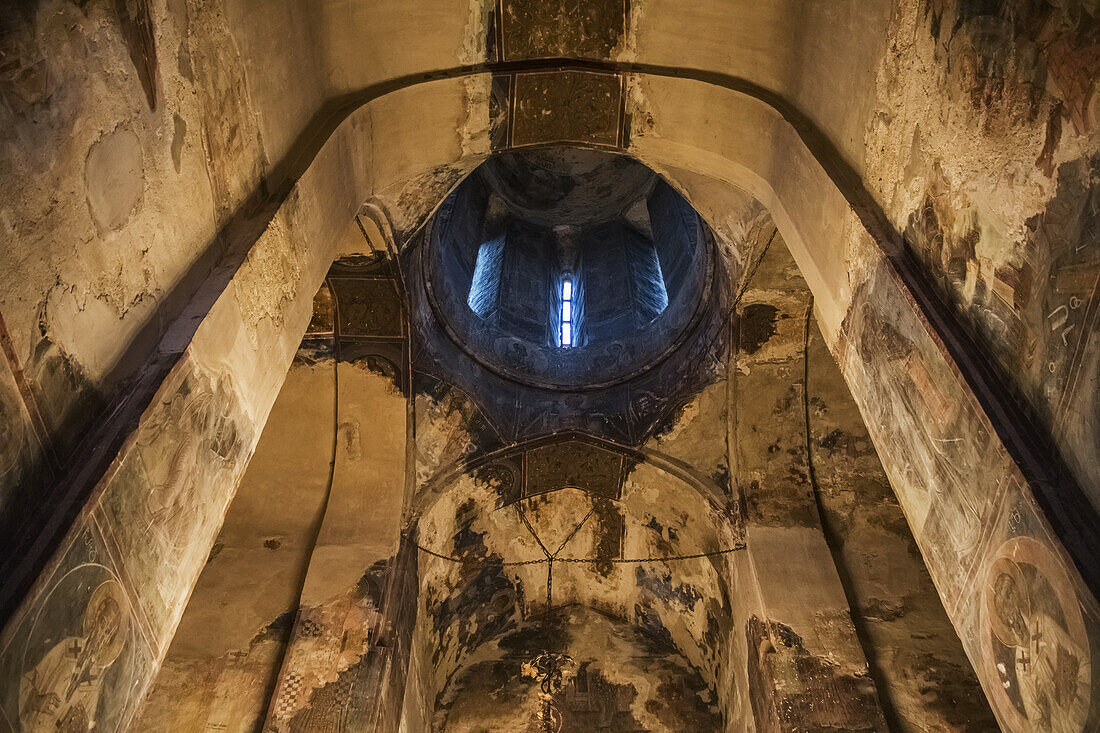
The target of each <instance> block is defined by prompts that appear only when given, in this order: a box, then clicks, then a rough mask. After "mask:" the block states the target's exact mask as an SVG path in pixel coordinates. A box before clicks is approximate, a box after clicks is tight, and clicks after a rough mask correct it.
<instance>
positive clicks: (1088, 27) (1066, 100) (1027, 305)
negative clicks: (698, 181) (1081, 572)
mask: <svg viewBox="0 0 1100 733" xmlns="http://www.w3.org/2000/svg"><path fill="white" fill-rule="evenodd" d="M889 33H890V37H891V39H895V43H894V44H893V45H892V46H891V49H890V51H889V52H888V53H887V54H886V56H885V58H884V59H883V62H882V64H881V66H880V68H879V70H878V82H877V84H878V89H879V98H878V102H877V104H878V108H877V110H876V115H875V118H874V120H873V122H872V123H871V124H870V125H869V126H868V131H867V138H866V147H867V151H868V153H867V168H868V170H867V174H866V176H865V179H866V180H868V181H870V182H871V185H873V186H876V187H877V190H876V194H877V196H878V197H879V199H880V201H882V202H883V203H884V204H885V208H886V211H887V214H888V215H889V216H890V217H891V218H892V219H893V221H894V223H895V226H897V228H898V229H899V231H902V232H903V233H904V235H905V240H906V242H907V245H908V246H909V248H910V249H911V250H912V251H913V252H914V253H915V254H916V255H917V257H919V259H920V261H921V262H922V263H923V265H924V266H925V268H926V272H927V274H928V276H929V278H930V280H931V281H932V282H933V283H934V284H935V287H936V288H937V289H938V290H939V292H940V293H941V294H942V295H943V296H944V297H945V298H946V299H947V300H948V301H949V302H950V303H951V304H952V306H953V308H954V310H955V312H956V313H957V314H958V315H959V316H961V319H962V321H963V322H964V323H965V324H966V325H967V326H968V328H969V331H970V333H971V335H972V336H973V337H974V338H975V339H976V340H977V341H978V342H979V344H980V345H981V346H982V347H983V348H984V350H985V352H986V353H988V354H989V355H990V356H991V357H993V359H994V360H995V362H996V364H997V366H998V367H999V369H1000V371H1001V373H1002V375H1003V377H1004V379H1005V381H1006V382H1007V383H1008V385H1009V386H1010V387H1011V388H1012V389H1014V390H1015V391H1016V392H1017V393H1018V395H1019V396H1020V398H1021V399H1022V401H1023V402H1024V403H1025V404H1026V406H1027V408H1028V409H1029V410H1030V411H1032V412H1034V413H1035V415H1036V417H1037V419H1038V420H1039V422H1040V423H1041V424H1042V425H1043V426H1044V428H1045V429H1046V430H1048V431H1050V432H1051V433H1052V434H1053V435H1054V437H1055V440H1056V441H1057V445H1058V448H1059V449H1060V451H1061V453H1062V455H1063V457H1064V459H1065V460H1066V461H1067V463H1068V464H1069V465H1070V467H1071V469H1072V471H1073V472H1074V473H1075V475H1076V477H1077V480H1078V482H1079V484H1080V487H1081V489H1082V490H1084V491H1085V492H1086V493H1087V494H1088V495H1089V496H1090V499H1091V500H1092V502H1093V505H1094V506H1096V507H1098V508H1100V495H1098V494H1097V493H1096V489H1095V487H1096V486H1098V485H1100V483H1098V479H1100V473H1098V470H1100V468H1098V462H1097V461H1096V460H1095V456H1096V453H1097V450H1098V449H1100V422H1098V419H1097V414H1098V411H1097V410H1096V409H1095V408H1096V404H1097V391H1098V384H1097V376H1096V375H1097V373H1098V371H1097V368H1096V366H1097V351H1098V350H1100V346H1098V345H1097V337H1096V333H1097V331H1098V322H1097V318H1098V313H1100V310H1098V308H1097V303H1098V298H1100V290H1098V285H1100V240H1098V239H1097V231H1098V229H1097V226H1096V218H1097V212H1098V201H1100V194H1098V193H1097V192H1098V191H1100V187H1098V157H1097V156H1098V150H1100V145H1098V142H1097V139H1098V138H1097V127H1096V125H1097V119H1098V118H1097V113H1098V109H1100V108H1098V104H1100V98H1098V97H1097V94H1096V91H1097V89H1096V86H1097V79H1098V78H1100V16H1098V11H1097V7H1096V6H1095V4H1094V3H1091V2H1086V1H1083V0H1071V1H1070V2H1048V1H1046V0H1043V1H1042V2H1034V3H1016V2H988V3H971V2H959V1H957V0H906V1H905V2H901V3H898V9H897V12H896V14H895V17H894V20H893V21H892V24H891V27H890V30H889Z"/></svg>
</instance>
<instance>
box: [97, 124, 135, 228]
mask: <svg viewBox="0 0 1100 733" xmlns="http://www.w3.org/2000/svg"><path fill="white" fill-rule="evenodd" d="M144 187H145V170H144V167H143V161H142V153H141V142H140V141H139V140H138V137H137V135H135V134H134V133H133V132H132V131H130V130H115V131H114V132H110V133H107V134H106V135H104V136H103V137H101V138H100V139H99V140H97V141H96V142H95V143H93V144H92V147H91V148H90V149H89V150H88V157H87V158H86V159H85V160H84V191H85V194H86V195H87V198H88V210H89V211H90V212H91V215H92V219H93V220H94V221H95V224H96V228H97V229H98V230H99V231H100V233H106V232H110V231H117V230H118V229H121V228H122V227H123V226H124V225H125V224H126V222H127V221H129V220H130V217H131V215H132V214H133V213H134V211H135V210H136V209H137V208H138V206H140V204H141V198H142V194H143V193H144Z"/></svg>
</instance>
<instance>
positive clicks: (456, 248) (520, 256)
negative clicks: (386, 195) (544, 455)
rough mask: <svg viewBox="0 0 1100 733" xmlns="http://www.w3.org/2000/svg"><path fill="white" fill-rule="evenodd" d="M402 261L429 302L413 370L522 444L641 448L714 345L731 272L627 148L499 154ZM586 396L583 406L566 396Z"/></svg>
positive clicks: (420, 315) (423, 309) (691, 213)
mask: <svg viewBox="0 0 1100 733" xmlns="http://www.w3.org/2000/svg"><path fill="white" fill-rule="evenodd" d="M405 257H406V267H405V269H406V272H408V273H409V276H408V279H409V283H410V289H411V290H412V291H413V294H414V295H417V296H422V297H416V298H415V302H418V303H420V304H421V305H420V306H419V307H418V308H417V309H416V310H417V313H415V314H414V315H415V316H416V318H415V319H414V323H415V325H416V327H417V328H418V330H419V332H420V336H421V338H420V339H419V341H420V343H421V346H422V350H420V353H419V354H418V357H417V359H418V367H422V368H423V369H424V370H425V371H428V372H429V373H433V374H435V375H437V376H439V377H440V378H442V379H445V380H446V381H449V382H451V383H454V384H457V385H460V386H461V387H462V388H463V389H465V390H467V391H468V392H469V393H470V394H471V396H473V397H475V399H478V400H479V401H480V402H482V403H487V407H486V412H487V414H488V416H489V417H490V419H491V420H492V421H493V422H494V423H499V422H501V421H503V422H504V423H505V425H504V427H505V431H504V432H505V433H510V434H512V437H515V438H523V437H532V436H534V435H538V434H542V433H545V432H553V431H556V430H564V429H573V430H583V431H586V432H591V433H595V434H600V435H604V436H605V437H610V438H612V439H616V440H621V441H625V442H630V443H635V442H638V441H639V440H641V439H643V438H644V436H645V435H647V434H649V433H650V432H651V431H652V430H653V429H654V427H655V426H656V423H657V421H658V420H659V418H660V415H661V413H662V412H663V411H665V410H666V409H667V407H668V406H669V403H670V402H675V401H676V400H677V399H682V398H684V397H686V396H687V395H686V394H685V390H688V391H689V392H690V389H691V387H692V385H693V384H696V383H697V382H698V383H699V384H701V381H700V380H699V379H697V378H693V377H692V373H693V372H698V373H699V375H700V376H701V375H702V374H703V373H705V372H706V370H707V366H708V364H711V363H713V362H714V360H715V359H716V358H717V354H719V353H720V351H721V345H722V342H723V339H722V334H721V330H722V329H721V328H720V326H721V323H723V322H724V320H725V311H726V307H727V306H726V305H725V304H726V302H727V299H728V298H727V294H726V293H725V290H724V287H719V286H717V285H716V283H725V282H728V278H725V277H719V276H718V274H719V271H720V270H721V269H722V267H723V264H722V262H721V261H720V258H718V257H716V251H715V246H714V240H713V237H712V235H711V233H710V231H709V229H708V228H707V226H706V224H705V222H704V221H703V220H702V218H701V217H700V216H699V215H698V214H697V213H696V212H695V210H694V209H693V208H692V207H691V205H690V204H689V203H688V202H687V201H686V200H685V199H684V198H683V197H682V196H681V195H680V194H679V193H677V192H676V191H675V190H674V189H673V188H672V187H671V186H670V185H669V184H668V183H666V182H665V181H664V180H663V179H662V178H661V177H660V176H658V175H657V174H656V173H654V172H653V171H652V170H650V169H649V168H647V167H646V166H644V165H642V164H641V163H639V162H637V161H635V160H633V159H631V158H629V157H626V156H622V155H616V154H611V153H606V152H599V151H593V150H586V149H579V148H547V149H540V150H533V151H522V152H510V153H505V154H501V155H497V156H494V157H492V158H490V159H489V160H487V161H486V162H485V163H483V164H482V165H481V166H480V167H479V168H478V169H476V170H475V171H474V172H473V173H472V174H471V175H470V176H468V177H467V178H466V179H465V180H464V181H462V182H461V183H460V184H459V185H458V186H457V187H456V188H455V189H454V190H453V191H452V192H451V194H450V195H449V196H448V197H447V199H446V200H445V201H444V202H443V204H442V205H441V206H440V208H439V210H438V211H437V212H436V214H435V215H434V217H433V218H432V220H431V221H430V222H429V223H428V225H427V226H426V227H425V228H424V230H423V231H422V232H421V233H420V234H419V236H418V237H416V238H414V241H413V242H411V243H410V245H409V248H408V249H407V250H406V252H405ZM413 259H415V262H414V261H412V260H413ZM708 357H709V358H708ZM580 393H584V394H585V400H586V402H585V409H584V410H578V409H575V408H576V405H572V402H571V400H572V401H575V400H576V399H578V398H580V396H581V395H580ZM571 395H572V396H571ZM496 403H501V404H499V405H498V404H496ZM582 413H583V414H582Z"/></svg>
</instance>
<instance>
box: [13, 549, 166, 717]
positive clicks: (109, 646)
mask: <svg viewBox="0 0 1100 733" xmlns="http://www.w3.org/2000/svg"><path fill="white" fill-rule="evenodd" d="M151 667H152V653H151V652H150V650H149V647H148V646H147V643H146V642H145V640H144V639H143V637H142V634H141V631H140V629H139V628H138V623H137V619H136V618H135V614H134V608H133V605H132V600H131V598H130V597H129V596H128V594H127V592H126V591H125V589H124V587H123V584H122V580H121V579H120V577H119V576H118V574H117V573H116V571H115V570H114V568H113V563H112V561H111V560H110V558H109V556H108V554H107V551H106V548H105V547H104V545H103V542H102V539H101V538H100V536H99V534H98V532H97V531H95V530H94V529H88V530H85V531H84V532H81V533H79V534H78V535H76V542H75V543H74V544H73V545H72V546H71V547H70V548H69V549H68V551H67V552H66V554H65V556H64V560H63V562H62V563H61V564H60V565H59V566H58V567H57V568H56V569H55V570H54V572H53V573H52V574H51V576H50V578H49V581H48V583H47V589H46V591H45V593H44V595H43V597H42V601H41V603H40V605H39V606H38V608H37V609H36V612H35V613H34V614H33V615H30V616H28V617H26V618H24V619H23V620H22V621H21V622H20V624H19V628H18V633H16V634H13V635H10V636H8V638H7V640H6V643H5V646H4V647H3V648H2V649H0V677H2V678H3V680H4V683H3V685H2V687H0V690H2V692H0V695H2V697H0V713H2V717H3V720H4V721H5V722H6V723H7V726H8V729H9V730H12V731H26V732H28V733H30V732H34V733H39V732H41V733H45V731H71V732H72V733H75V732H76V731H87V730H105V731H107V730H109V731H120V730H126V728H127V725H128V723H129V716H130V715H131V714H132V708H131V706H130V705H128V704H127V700H128V698H129V697H130V696H131V695H133V691H134V689H135V688H140V687H141V685H142V684H143V683H144V680H145V679H146V678H147V676H148V675H149V673H150V670H151Z"/></svg>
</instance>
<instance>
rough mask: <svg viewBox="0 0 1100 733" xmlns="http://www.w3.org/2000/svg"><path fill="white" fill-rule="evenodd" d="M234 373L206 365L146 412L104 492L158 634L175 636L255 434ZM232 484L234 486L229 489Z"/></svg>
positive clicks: (114, 535)
mask: <svg viewBox="0 0 1100 733" xmlns="http://www.w3.org/2000/svg"><path fill="white" fill-rule="evenodd" d="M247 424H249V421H248V420H247V418H246V417H245V415H244V413H243V411H242V408H241V407H239V403H238V401H237V397H236V394H235V392H234V391H233V388H232V386H231V382H230V381H229V378H228V377H227V376H216V375H215V374H213V373H211V372H208V371H206V370H205V369H202V368H199V367H196V368H194V369H193V370H189V371H187V372H186V373H185V376H183V377H182V383H181V384H180V385H179V388H178V389H177V390H175V391H174V392H172V393H170V396H169V397H168V398H167V399H164V400H162V401H161V402H160V403H158V404H157V405H156V406H155V407H154V409H152V410H151V411H149V412H147V413H146V416H145V418H144V420H143V422H142V425H141V428H140V429H139V431H138V433H137V434H136V435H135V437H134V438H133V441H134V443H133V450H132V451H130V452H128V453H127V454H126V458H125V459H124V460H123V461H122V462H121V465H120V466H119V467H118V469H117V472H116V473H115V476H114V482H115V483H114V486H115V490H113V491H111V492H110V493H108V494H107V495H106V496H105V497H104V502H103V509H102V511H103V513H104V515H105V517H106V526H107V527H109V530H108V533H107V536H108V541H109V542H112V543H113V544H115V545H117V548H118V552H119V554H120V556H121V557H122V558H123V561H124V563H125V564H126V567H127V572H128V574H129V577H130V578H131V582H133V583H135V584H136V587H137V588H139V589H140V591H139V594H138V605H139V607H140V609H141V612H142V614H143V618H145V619H146V623H148V624H149V625H150V628H151V630H152V632H153V634H154V638H158V639H163V640H164V641H163V642H162V643H165V644H166V643H167V637H168V632H169V631H170V630H171V629H172V628H173V627H174V625H175V623H176V622H177V621H178V619H179V615H180V614H181V613H182V612H183V608H182V600H183V599H182V598H181V597H180V594H179V589H180V588H186V587H189V586H190V585H191V583H192V582H193V579H194V578H195V577H196V576H197V575H198V572H199V570H200V569H201V567H202V565H203V563H204V562H205V560H206V557H207V554H208V552H209V550H208V548H209V546H210V545H211V544H212V543H213V537H214V534H215V533H216V531H217V528H218V527H219V526H220V525H221V522H222V518H223V516H224V513H225V509H226V506H227V505H228V501H229V498H230V496H231V495H232V487H235V486H236V483H237V480H238V479H239V477H240V475H241V474H242V473H243V471H244V467H245V463H246V461H247V458H248V454H249V452H250V450H251V448H252V445H253V441H252V439H251V438H250V436H249V435H248V434H247V433H245V432H243V431H245V430H247V428H245V427H244V426H245V425H247ZM226 487H230V490H228V491H227V488H226Z"/></svg>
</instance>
